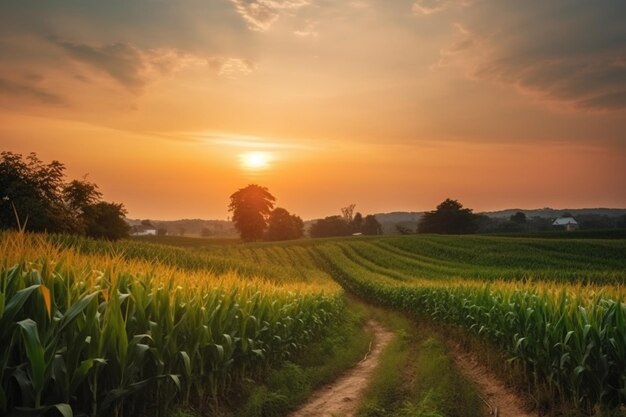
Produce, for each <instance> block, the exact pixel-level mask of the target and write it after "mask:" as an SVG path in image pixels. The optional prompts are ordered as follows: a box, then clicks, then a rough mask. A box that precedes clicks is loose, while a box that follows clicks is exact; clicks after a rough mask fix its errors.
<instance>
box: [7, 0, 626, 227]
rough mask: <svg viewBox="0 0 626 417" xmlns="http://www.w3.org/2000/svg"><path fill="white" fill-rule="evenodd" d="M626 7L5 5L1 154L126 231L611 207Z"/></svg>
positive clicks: (465, 0)
mask: <svg viewBox="0 0 626 417" xmlns="http://www.w3.org/2000/svg"><path fill="white" fill-rule="evenodd" d="M105 3H106V4H105ZM144 3H145V4H144ZM338 3H339V4H338ZM531 3H532V4H531ZM531 6H532V7H531ZM590 7H591V8H590ZM623 8H624V6H622V5H621V4H607V5H602V6H599V5H596V6H594V5H589V4H588V3H586V2H584V1H565V0H559V1H555V2H554V3H552V2H551V3H550V4H549V5H546V4H544V2H539V1H531V2H529V3H528V4H527V3H524V5H521V4H518V2H507V1H495V0H493V1H487V0H484V1H479V0H476V1H469V0H462V1H461V0H459V1H454V0H449V1H444V0H438V1H435V0H418V1H415V0H413V1H399V2H393V4H389V2H384V1H374V0H371V1H366V0H359V1H352V2H330V1H322V0H274V1H269V0H222V1H217V0H216V1H211V2H206V1H204V2H203V1H199V0H184V1H181V2H180V3H177V5H176V6H173V5H171V4H170V3H169V2H160V1H159V2H150V1H147V0H138V1H137V2H133V3H131V4H129V3H128V2H123V1H111V2H102V3H92V2H86V3H83V2H74V1H60V2H58V3H54V4H45V5H40V3H38V2H36V1H34V0H26V1H23V2H19V3H9V2H7V3H3V4H2V5H0V39H1V40H0V149H1V150H8V151H13V152H20V153H28V152H31V151H35V152H37V153H38V154H39V156H40V157H41V158H42V159H44V160H45V161H49V160H51V159H58V160H60V161H62V162H64V163H65V164H66V166H67V171H68V174H69V175H70V176H71V177H81V176H82V175H84V174H86V173H89V179H90V180H91V181H94V182H96V183H97V184H99V186H100V188H101V190H102V191H103V194H104V197H105V198H106V199H108V200H113V201H116V202H123V203H124V204H125V206H126V207H127V209H128V212H129V213H128V215H129V217H132V218H157V219H176V218H195V217H201V218H225V217H226V216H227V215H228V213H227V209H226V207H227V204H228V196H229V195H230V194H231V193H232V192H234V191H235V190H236V189H237V188H240V187H243V186H245V185H247V184H249V183H252V182H256V183H259V184H262V185H265V186H267V187H268V188H269V189H270V191H271V192H272V193H273V194H274V195H275V196H276V197H277V198H278V204H279V205H280V206H283V207H285V208H287V209H289V210H291V211H293V212H295V213H298V214H299V215H301V216H302V217H304V218H312V217H319V216H323V215H330V214H334V213H337V212H338V211H339V208H340V207H342V206H344V205H346V204H349V203H353V202H354V203H356V204H357V209H358V210H360V211H362V212H364V213H369V212H382V211H395V210H415V211H419V210H427V209H432V208H433V207H434V206H435V205H436V204H437V203H439V202H440V201H441V200H443V199H444V198H446V197H451V198H456V199H459V200H460V201H461V202H462V203H464V204H465V205H466V206H469V207H471V208H474V209H476V210H495V209H501V208H510V207H523V208H534V207H544V206H552V207H561V208H563V207H568V208H575V207H597V206H604V207H624V206H626V192H624V191H623V190H626V168H625V167H626V122H625V121H626V29H624V28H623V25H622V24H621V22H620V20H619V19H617V18H616V17H615V16H620V13H621V15H622V16H623V12H624V10H623ZM554 16H558V17H556V18H555V17H554ZM530 21H532V22H533V26H532V28H529V25H528V24H527V23H528V22H530ZM486 27H488V28H489V29H485V28H486ZM590 63H591V64H590ZM249 152H262V153H263V155H265V156H267V157H268V158H269V160H268V161H267V163H266V166H263V167H260V168H259V167H250V166H246V165H245V164H242V154H246V153H249Z"/></svg>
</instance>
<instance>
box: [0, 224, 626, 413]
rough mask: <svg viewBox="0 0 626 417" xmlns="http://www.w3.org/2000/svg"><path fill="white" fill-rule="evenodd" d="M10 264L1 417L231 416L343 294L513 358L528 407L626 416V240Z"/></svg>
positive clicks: (429, 243) (36, 259)
mask: <svg viewBox="0 0 626 417" xmlns="http://www.w3.org/2000/svg"><path fill="white" fill-rule="evenodd" d="M198 242H202V241H201V240H199V241H198ZM0 249H1V252H0V253H1V261H0V262H1V263H0V340H1V341H2V344H3V348H2V350H0V364H1V367H0V414H2V415H4V414H9V415H11V414H14V415H36V414H46V413H47V414H49V415H59V414H61V415H63V416H70V415H86V416H91V417H96V416H109V415H114V416H124V415H126V416H131V415H155V416H166V415H167V410H168V408H169V406H170V404H174V403H176V404H180V403H182V404H187V403H194V404H197V403H198V402H203V401H204V402H207V401H208V402H210V403H211V404H212V407H214V408H217V407H219V402H220V400H221V399H223V398H224V397H225V396H226V395H227V394H228V393H229V392H231V391H232V390H235V389H237V387H238V386H239V384H241V382H242V381H244V380H246V379H248V378H253V379H254V378H257V377H260V376H261V375H263V374H264V372H267V370H268V369H269V368H270V367H272V366H274V365H276V364H277V363H280V362H281V361H283V360H285V359H286V358H289V357H291V356H292V355H294V354H297V352H299V351H301V350H302V347H303V346H304V345H306V344H307V342H309V341H311V340H313V339H315V338H319V337H322V335H323V330H324V328H325V326H327V325H328V324H329V323H331V322H333V321H336V320H337V319H338V318H339V317H340V316H341V314H342V311H343V308H344V304H345V301H344V296H343V289H345V290H347V291H349V292H352V293H355V294H357V295H359V296H361V297H362V298H365V299H367V300H370V301H372V302H374V303H376V304H379V305H385V306H388V307H390V308H393V309H396V310H399V311H402V312H406V313H408V314H411V315H414V316H415V317H417V318H418V319H419V320H428V321H430V322H431V323H435V324H436V325H441V326H451V327H454V328H457V329H462V331H464V332H468V333H472V334H474V335H475V336H476V337H478V338H480V339H482V340H484V341H485V342H486V343H489V344H491V345H492V346H494V348H496V349H497V350H499V351H501V352H502V353H503V354H504V355H505V356H506V357H507V358H508V362H509V363H510V364H511V366H512V367H513V368H515V369H516V370H518V371H520V373H521V374H522V375H523V378H524V381H523V383H524V384H525V385H526V386H528V387H529V391H533V390H534V392H539V391H541V392H546V393H548V395H549V396H550V397H551V398H552V399H553V400H554V401H557V402H559V403H561V404H567V405H568V407H571V408H573V409H577V410H580V411H583V412H585V413H588V414H593V413H597V412H598V410H607V409H608V410H616V409H619V408H620V407H624V406H626V304H625V300H626V242H624V241H623V240H594V239H585V240H575V239H569V240H562V239H538V238H510V237H484V236H473V237H467V236H463V237H458V236H456V237H450V236H448V237H445V236H413V237H401V238H398V237H388V238H347V239H346V238H344V239H330V240H328V239H327V240H303V241H296V242H286V243H272V244H245V245H243V244H226V243H222V244H219V245H215V244H207V245H200V244H199V245H198V246H197V247H186V248H177V247H172V246H165V245H158V244H149V243H144V242H137V241H123V242H117V243H115V244H111V243H103V242H97V241H93V240H89V239H84V238H77V237H70V236H49V235H28V234H21V233H4V234H1V235H0ZM342 287H343V289H342Z"/></svg>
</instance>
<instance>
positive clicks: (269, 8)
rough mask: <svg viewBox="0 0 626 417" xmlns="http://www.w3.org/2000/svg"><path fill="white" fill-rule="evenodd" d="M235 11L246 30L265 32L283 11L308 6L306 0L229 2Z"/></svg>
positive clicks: (234, 0)
mask: <svg viewBox="0 0 626 417" xmlns="http://www.w3.org/2000/svg"><path fill="white" fill-rule="evenodd" d="M230 2H231V3H232V4H233V5H234V6H235V10H236V11H237V13H239V15H240V16H241V17H243V19H244V20H245V21H246V23H247V25H248V29H250V30H254V31H258V32H265V31H266V30H268V29H269V28H270V26H272V24H273V23H274V22H276V20H278V18H279V17H280V15H281V14H282V13H284V12H285V11H290V10H296V9H299V8H301V7H303V6H307V5H308V4H309V1H308V0H230Z"/></svg>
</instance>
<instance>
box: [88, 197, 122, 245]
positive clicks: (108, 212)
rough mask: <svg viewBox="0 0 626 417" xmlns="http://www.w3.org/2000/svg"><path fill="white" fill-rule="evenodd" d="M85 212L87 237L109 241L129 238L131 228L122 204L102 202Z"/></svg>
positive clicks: (90, 206) (89, 207)
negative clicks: (125, 217) (125, 218)
mask: <svg viewBox="0 0 626 417" xmlns="http://www.w3.org/2000/svg"><path fill="white" fill-rule="evenodd" d="M85 210H86V211H85V218H86V220H87V223H86V233H87V236H90V237H93V238H104V239H108V240H117V239H121V238H123V237H127V236H128V232H129V231H130V226H129V225H128V223H126V221H125V220H124V216H125V214H126V210H125V209H124V206H123V205H122V204H115V203H107V202H104V201H101V202H99V203H96V204H92V205H89V206H87V207H86V209H85Z"/></svg>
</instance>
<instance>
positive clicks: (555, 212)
mask: <svg viewBox="0 0 626 417" xmlns="http://www.w3.org/2000/svg"><path fill="white" fill-rule="evenodd" d="M518 211H521V212H522V213H524V214H526V217H546V218H556V217H559V216H560V215H562V214H563V213H570V214H571V215H572V216H574V217H576V216H581V215H596V216H608V217H620V216H623V215H626V209H620V208H582V209H568V208H565V209H553V208H550V207H545V208H542V209H506V210H499V211H485V212H482V213H481V214H486V215H487V216H489V217H495V218H509V217H511V215H513V214H515V213H517V212H518Z"/></svg>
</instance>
